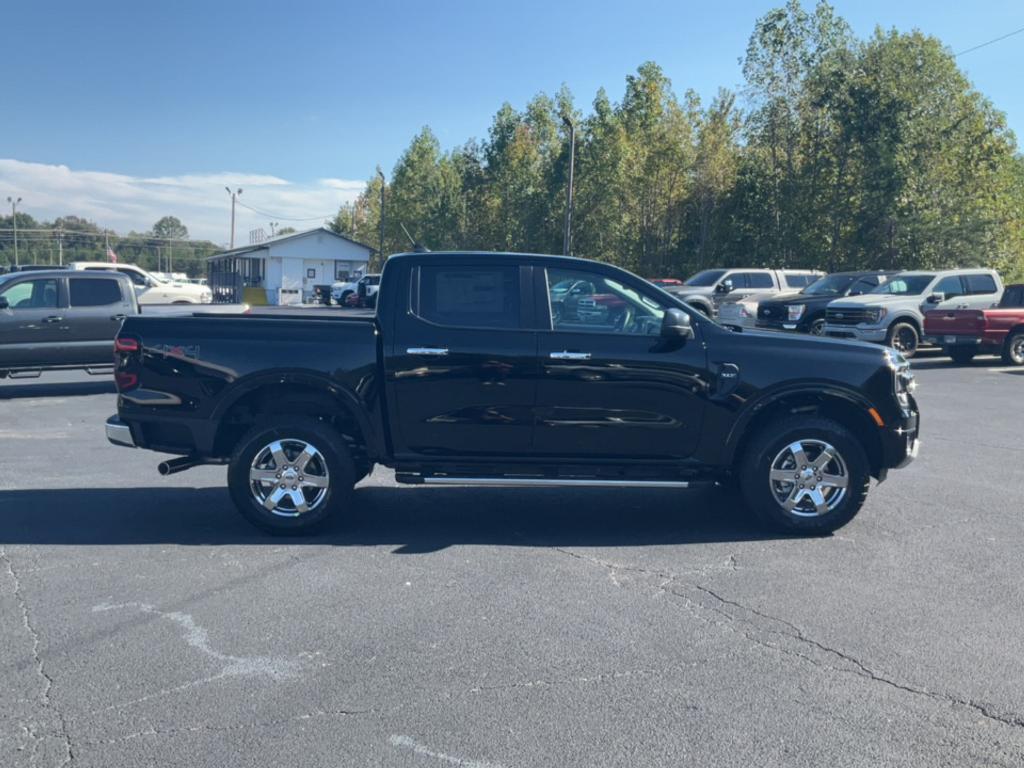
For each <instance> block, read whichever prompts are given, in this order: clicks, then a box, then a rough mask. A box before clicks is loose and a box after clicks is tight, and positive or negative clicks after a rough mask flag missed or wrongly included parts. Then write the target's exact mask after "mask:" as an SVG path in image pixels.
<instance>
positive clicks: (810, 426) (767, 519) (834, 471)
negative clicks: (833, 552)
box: [737, 416, 871, 536]
mask: <svg viewBox="0 0 1024 768" xmlns="http://www.w3.org/2000/svg"><path fill="white" fill-rule="evenodd" d="M796 443H800V444H801V445H802V446H804V447H805V449H806V450H805V452H804V454H803V455H804V457H805V458H806V459H809V462H808V464H807V465H800V464H799V460H798V458H797V454H796V453H795V452H793V451H790V449H789V446H791V445H794V444H796ZM825 445H827V446H829V447H831V448H832V449H834V453H835V457H834V458H833V459H832V460H830V461H828V462H827V463H826V464H825V465H824V467H823V469H821V470H817V472H818V474H813V473H812V474H811V475H810V476H808V477H803V475H805V474H806V470H805V469H804V468H803V467H808V468H812V469H813V468H814V466H815V463H814V462H815V460H816V459H818V458H821V457H822V454H823V453H824V451H823V450H821V449H822V448H823V447H824V446H825ZM815 448H818V450H819V452H818V453H814V450H815ZM793 459H797V461H796V462H793V464H792V466H788V465H789V463H790V462H791V460H793ZM741 461H742V464H741V466H739V467H738V468H737V470H738V471H737V474H738V475H739V480H740V490H741V491H742V493H743V498H744V499H745V500H746V503H747V506H748V507H749V508H750V510H751V512H753V513H754V514H755V515H756V516H757V518H758V520H760V522H761V523H762V524H764V525H765V526H766V527H768V528H770V529H772V530H774V531H780V532H783V533H789V534H797V535H808V536H821V535H824V534H827V533H831V532H832V531H835V530H836V529H838V528H842V527H843V526H844V525H846V524H847V523H848V522H850V520H852V519H853V517H854V515H856V514H857V512H859V511H860V508H861V506H863V504H864V500H865V499H866V498H867V493H868V486H869V484H870V482H871V470H870V467H869V465H868V459H867V455H866V454H865V453H864V448H863V447H862V446H861V444H860V441H859V440H857V438H856V437H855V436H854V435H853V434H852V433H851V432H850V431H849V430H848V429H846V427H844V426H843V425H842V424H839V423H837V422H835V421H832V420H831V419H825V418H821V417H818V416H795V417H791V418H788V419H785V420H779V421H775V422H772V423H771V424H769V425H767V426H766V427H764V428H763V429H762V430H761V431H760V432H759V433H758V434H757V435H755V436H754V438H753V440H752V441H751V443H750V445H749V447H748V448H747V450H746V451H745V453H744V456H743V458H742V459H741ZM773 465H774V466H773ZM773 469H774V470H775V471H776V472H778V473H785V474H786V478H787V479H785V480H778V481H773V480H771V479H770V477H771V473H772V471H773ZM840 470H841V471H840ZM790 471H792V472H793V480H792V481H791V480H790V479H788V478H789V475H788V473H789V472H790ZM798 475H801V478H800V479H799V480H798V479H797V476H798ZM828 477H831V478H833V479H836V478H840V477H845V478H846V480H845V482H846V486H845V488H844V489H840V488H839V487H826V485H828V481H827V480H826V483H825V484H822V486H821V487H820V488H819V487H818V486H817V484H816V482H821V480H822V479H823V478H828ZM801 483H803V484H801ZM812 483H815V484H814V485H812ZM798 486H799V487H798ZM805 486H806V487H805ZM800 489H804V490H803V491H801V490H800ZM812 489H813V490H812ZM840 490H843V491H844V492H843V493H842V494H839V491H840ZM815 492H817V493H816V496H812V494H815ZM826 494H827V495H826ZM780 495H781V496H783V497H786V500H787V501H788V500H789V499H792V498H795V499H796V506H795V508H794V509H793V510H792V511H787V509H786V508H785V507H784V506H783V502H782V501H780V500H779V498H778V497H779V496H780ZM817 499H820V500H821V502H822V503H823V505H824V506H825V507H826V509H825V510H822V511H820V512H819V511H818V510H817V509H816V507H817V504H816V500H817Z"/></svg>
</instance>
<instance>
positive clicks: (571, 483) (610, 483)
mask: <svg viewBox="0 0 1024 768" xmlns="http://www.w3.org/2000/svg"><path fill="white" fill-rule="evenodd" d="M396 479H397V480H398V482H400V483H403V482H404V483H413V484H418V483H423V484H425V485H490V486H506V487H508V486H511V487H518V486H533V487H550V488H565V487H570V488H572V487H585V486H591V487H594V486H597V487H614V488H689V487H690V483H689V482H688V481H686V480H599V479H597V478H594V479H593V480H591V479H589V478H575V477H574V478H564V479H563V478H557V477H448V476H444V477H435V476H430V475H428V476H426V477H422V476H419V475H414V476H410V475H407V474H404V473H403V474H399V475H396Z"/></svg>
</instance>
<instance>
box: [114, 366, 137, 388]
mask: <svg viewBox="0 0 1024 768" xmlns="http://www.w3.org/2000/svg"><path fill="white" fill-rule="evenodd" d="M138 385H139V377H138V376H136V375H135V374H134V373H125V372H124V371H117V372H116V373H115V374H114V386H115V387H117V391H118V392H127V391H128V390H130V389H135V387H137V386H138Z"/></svg>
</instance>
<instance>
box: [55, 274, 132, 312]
mask: <svg viewBox="0 0 1024 768" xmlns="http://www.w3.org/2000/svg"><path fill="white" fill-rule="evenodd" d="M68 291H69V295H70V304H71V306H72V307H105V306H107V305H110V304H120V303H121V301H122V296H121V283H120V281H119V280H116V279H110V280H103V279H90V278H85V277H72V278H70V279H69V286H68Z"/></svg>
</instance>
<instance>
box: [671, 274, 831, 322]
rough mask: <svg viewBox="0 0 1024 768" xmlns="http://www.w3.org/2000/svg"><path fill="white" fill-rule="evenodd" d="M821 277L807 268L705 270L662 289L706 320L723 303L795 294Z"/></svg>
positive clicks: (716, 311)
mask: <svg viewBox="0 0 1024 768" xmlns="http://www.w3.org/2000/svg"><path fill="white" fill-rule="evenodd" d="M823 274H824V272H819V271H817V270H811V269H746V268H741V269H705V270H704V271H703V272H698V273H697V274H695V275H694V276H693V277H691V278H690V279H688V280H687V281H686V282H685V283H683V284H682V285H672V286H668V287H666V288H665V290H666V291H668V292H669V293H671V294H673V295H675V296H678V297H679V298H680V299H682V300H683V301H685V302H686V303H687V304H689V305H690V306H691V307H693V308H694V309H696V310H698V311H699V312H703V313H704V314H705V315H707V316H708V317H714V316H715V315H716V314H717V313H718V307H719V306H720V305H722V304H724V303H731V302H736V301H740V300H741V299H746V298H748V297H750V296H756V295H760V294H765V295H774V294H777V293H781V292H783V291H799V290H800V289H801V288H804V287H806V286H808V285H810V284H811V283H813V282H814V281H815V280H817V279H818V278H819V277H821V276H822V275H823Z"/></svg>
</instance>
